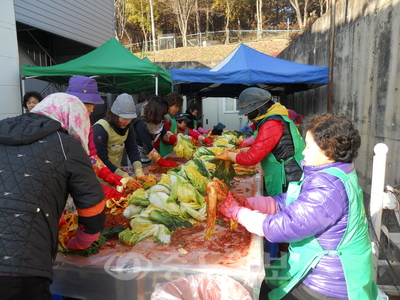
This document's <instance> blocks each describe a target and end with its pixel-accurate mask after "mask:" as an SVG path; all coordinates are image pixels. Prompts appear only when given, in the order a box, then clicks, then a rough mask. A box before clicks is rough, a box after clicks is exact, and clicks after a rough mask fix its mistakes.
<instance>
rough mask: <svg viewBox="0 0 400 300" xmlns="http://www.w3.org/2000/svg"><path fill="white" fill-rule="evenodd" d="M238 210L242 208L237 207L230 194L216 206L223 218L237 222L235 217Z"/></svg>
mask: <svg viewBox="0 0 400 300" xmlns="http://www.w3.org/2000/svg"><path fill="white" fill-rule="evenodd" d="M240 208H242V206H239V205H238V203H237V202H236V200H235V198H233V196H232V193H231V192H228V196H227V197H226V199H225V200H224V201H222V202H221V203H220V205H219V206H218V209H219V211H220V212H221V213H222V214H223V215H224V216H225V217H228V218H231V219H234V220H235V221H237V215H238V212H239V209H240Z"/></svg>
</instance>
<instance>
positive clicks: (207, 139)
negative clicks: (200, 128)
mask: <svg viewBox="0 0 400 300" xmlns="http://www.w3.org/2000/svg"><path fill="white" fill-rule="evenodd" d="M203 143H206V144H208V145H210V146H211V145H212V144H213V143H214V141H213V140H212V139H210V138H208V137H206V138H205V139H204V140H203Z"/></svg>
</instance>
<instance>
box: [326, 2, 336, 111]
mask: <svg viewBox="0 0 400 300" xmlns="http://www.w3.org/2000/svg"><path fill="white" fill-rule="evenodd" d="M330 1H331V24H330V31H329V80H328V106H327V111H328V112H332V98H333V63H334V47H335V0H330Z"/></svg>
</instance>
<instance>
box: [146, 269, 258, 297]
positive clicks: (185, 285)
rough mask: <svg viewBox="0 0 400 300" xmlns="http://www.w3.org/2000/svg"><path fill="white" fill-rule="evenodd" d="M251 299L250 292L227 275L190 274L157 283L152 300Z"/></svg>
mask: <svg viewBox="0 0 400 300" xmlns="http://www.w3.org/2000/svg"><path fill="white" fill-rule="evenodd" d="M236 299H241V300H251V297H250V294H249V292H248V291H247V290H246V289H245V288H244V287H243V286H242V285H241V284H240V283H239V282H237V281H236V280H234V279H232V278H231V277H229V276H226V275H214V274H199V275H190V276H187V277H183V278H179V279H177V280H174V281H171V282H168V283H167V284H164V285H159V284H158V285H157V286H156V289H155V291H154V292H153V294H152V295H151V300H236Z"/></svg>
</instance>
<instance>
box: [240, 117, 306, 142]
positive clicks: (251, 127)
mask: <svg viewBox="0 0 400 300" xmlns="http://www.w3.org/2000/svg"><path fill="white" fill-rule="evenodd" d="M288 117H289V119H290V120H292V121H293V123H294V125H296V126H297V127H299V126H300V124H301V122H302V121H303V115H301V114H298V113H297V112H295V111H294V110H292V109H288ZM246 126H248V132H254V130H255V127H254V125H253V124H252V123H251V124H248V125H246ZM246 126H245V127H246ZM245 127H243V128H245ZM241 132H246V131H245V130H242V131H241ZM254 140H255V137H254V135H252V136H251V137H249V138H247V139H245V140H243V141H242V142H241V143H240V147H241V148H247V147H250V146H251V145H253V143H254Z"/></svg>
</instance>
